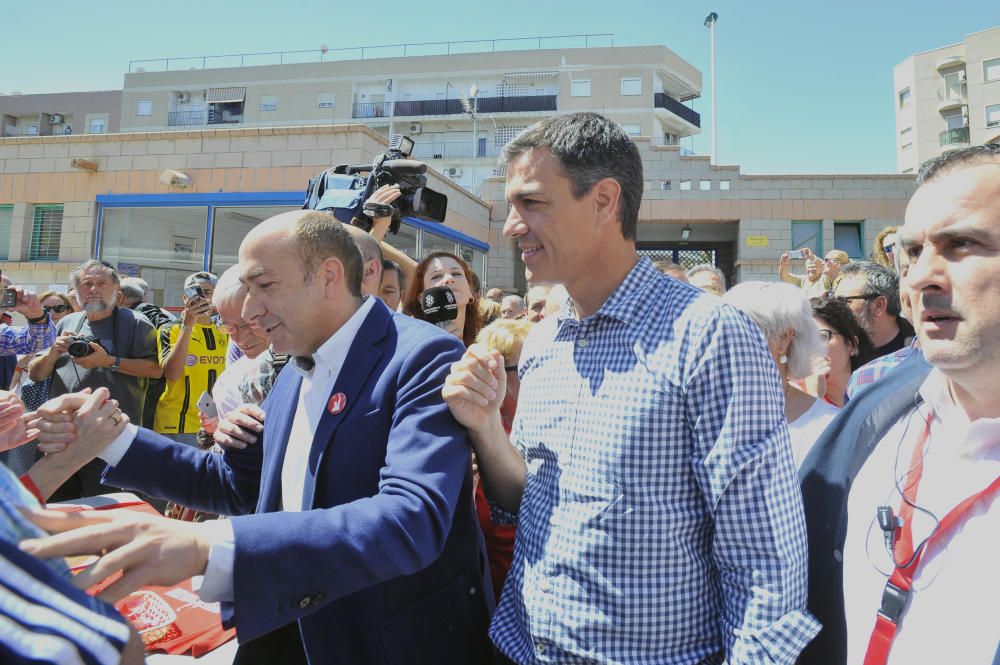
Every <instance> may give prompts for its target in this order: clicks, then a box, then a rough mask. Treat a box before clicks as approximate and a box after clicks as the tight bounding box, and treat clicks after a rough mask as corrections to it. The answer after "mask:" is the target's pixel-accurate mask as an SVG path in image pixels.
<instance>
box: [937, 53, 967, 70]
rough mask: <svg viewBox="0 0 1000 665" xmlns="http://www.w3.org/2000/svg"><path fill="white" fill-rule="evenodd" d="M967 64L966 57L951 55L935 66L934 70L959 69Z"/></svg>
mask: <svg viewBox="0 0 1000 665" xmlns="http://www.w3.org/2000/svg"><path fill="white" fill-rule="evenodd" d="M964 64H965V56H964V55H949V56H948V57H946V58H941V59H940V60H938V61H937V62H936V63H935V64H934V68H935V69H937V70H938V71H941V70H942V69H948V68H950V67H958V66H960V65H964Z"/></svg>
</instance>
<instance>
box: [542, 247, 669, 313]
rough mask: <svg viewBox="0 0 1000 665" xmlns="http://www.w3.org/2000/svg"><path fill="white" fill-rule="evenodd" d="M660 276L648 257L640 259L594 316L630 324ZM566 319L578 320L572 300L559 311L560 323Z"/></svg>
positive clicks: (569, 299)
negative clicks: (653, 282) (646, 294)
mask: <svg viewBox="0 0 1000 665" xmlns="http://www.w3.org/2000/svg"><path fill="white" fill-rule="evenodd" d="M659 274H660V273H659V272H658V271H657V270H656V268H654V267H653V262H652V261H650V260H649V258H648V257H645V256H641V257H639V260H638V261H637V262H636V264H635V265H634V266H633V267H632V270H630V271H629V273H628V275H626V276H625V279H623V280H622V282H621V284H619V285H618V286H617V287H616V288H615V290H614V291H613V292H612V294H611V295H610V296H608V299H607V300H605V301H604V304H603V305H601V306H600V308H599V309H598V310H597V311H596V312H594V314H593V316H595V317H597V316H603V317H606V318H611V319H615V320H618V321H621V322H622V323H629V322H630V321H632V320H633V319H634V318H635V315H636V312H637V311H638V309H639V307H640V306H641V305H642V302H643V295H644V294H645V292H646V289H647V288H648V287H649V284H650V283H651V282H652V281H653V280H654V279H655V277H656V276H657V275H659ZM564 319H574V320H575V319H576V308H575V307H574V306H573V301H572V298H568V299H567V300H566V302H565V303H563V306H562V308H561V309H560V310H559V316H558V320H559V322H560V323H561V322H562V321H563V320H564Z"/></svg>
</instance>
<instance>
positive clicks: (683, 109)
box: [653, 92, 701, 128]
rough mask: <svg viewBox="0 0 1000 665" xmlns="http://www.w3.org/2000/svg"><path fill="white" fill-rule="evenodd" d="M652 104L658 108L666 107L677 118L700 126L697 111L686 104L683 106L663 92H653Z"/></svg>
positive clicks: (699, 117)
mask: <svg viewBox="0 0 1000 665" xmlns="http://www.w3.org/2000/svg"><path fill="white" fill-rule="evenodd" d="M653 106H655V107H656V108H660V109H666V110H667V111H670V112H671V113H673V114H674V115H676V116H677V117H678V118H680V119H682V120H685V121H687V122H689V123H691V124H692V125H694V126H695V127H699V128H700V127H701V116H700V115H699V114H698V113H696V112H695V111H694V110H692V109H690V108H688V107H687V106H684V105H683V104H681V103H680V102H679V101H677V100H676V99H674V98H673V97H671V96H670V95H668V94H667V93H665V92H657V93H654V94H653Z"/></svg>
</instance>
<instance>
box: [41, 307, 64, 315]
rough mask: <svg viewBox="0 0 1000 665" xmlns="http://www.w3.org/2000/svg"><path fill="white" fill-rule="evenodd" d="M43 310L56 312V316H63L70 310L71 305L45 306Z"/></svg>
mask: <svg viewBox="0 0 1000 665" xmlns="http://www.w3.org/2000/svg"><path fill="white" fill-rule="evenodd" d="M42 309H43V310H45V311H46V312H55V313H56V314H62V313H63V312H65V311H66V310H68V309H69V305H43V306H42Z"/></svg>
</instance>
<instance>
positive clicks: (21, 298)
mask: <svg viewBox="0 0 1000 665" xmlns="http://www.w3.org/2000/svg"><path fill="white" fill-rule="evenodd" d="M0 282H2V287H0V293H3V294H6V291H7V289H10V291H11V292H12V293H13V295H12V296H8V298H11V299H12V300H14V302H15V304H14V305H13V306H12V307H11V309H13V310H14V311H15V312H18V313H19V314H22V315H23V316H24V317H25V318H26V319H27V320H28V325H26V326H12V325H10V324H9V323H8V322H7V321H3V322H0V357H2V358H4V363H3V370H4V372H3V376H0V387H2V388H6V387H7V386H9V385H10V384H11V379H12V378H13V372H14V366H15V365H16V363H17V358H16V355H17V354H19V353H34V352H36V351H41V350H42V349H44V348H45V347H47V346H49V345H51V344H52V342H54V341H55V339H56V328H55V326H54V325H53V324H52V320H51V319H50V318H49V314H48V312H46V311H45V310H44V309H42V304H41V303H40V302H39V301H38V296H36V295H35V294H34V293H27V292H26V291H24V289H22V288H21V287H20V286H11V282H10V280H9V279H7V278H6V277H4V278H3V279H2V280H0ZM3 313H4V314H9V312H7V311H4V312H3Z"/></svg>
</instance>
